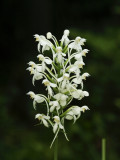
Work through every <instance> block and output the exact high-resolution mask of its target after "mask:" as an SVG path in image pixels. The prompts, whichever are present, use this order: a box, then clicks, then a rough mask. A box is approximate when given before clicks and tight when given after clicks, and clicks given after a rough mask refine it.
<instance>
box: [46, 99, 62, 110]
mask: <svg viewBox="0 0 120 160" xmlns="http://www.w3.org/2000/svg"><path fill="white" fill-rule="evenodd" d="M49 105H50V106H51V108H50V112H53V111H54V110H55V108H56V110H57V111H58V110H59V109H60V105H59V103H58V102H57V101H50V103H49Z"/></svg>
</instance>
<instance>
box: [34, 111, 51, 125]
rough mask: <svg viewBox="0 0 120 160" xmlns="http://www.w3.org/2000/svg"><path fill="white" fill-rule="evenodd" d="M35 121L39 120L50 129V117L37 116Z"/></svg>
mask: <svg viewBox="0 0 120 160" xmlns="http://www.w3.org/2000/svg"><path fill="white" fill-rule="evenodd" d="M35 119H38V120H39V121H41V122H42V123H43V124H44V126H45V127H49V125H48V122H47V120H49V119H50V117H49V116H45V115H44V114H39V113H38V114H36V115H35Z"/></svg>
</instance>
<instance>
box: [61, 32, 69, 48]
mask: <svg viewBox="0 0 120 160" xmlns="http://www.w3.org/2000/svg"><path fill="white" fill-rule="evenodd" d="M69 33H70V31H69V30H67V29H66V30H65V31H64V34H63V36H62V39H61V43H62V44H63V43H64V44H65V46H66V45H68V43H69V42H70V40H69V39H68V36H69Z"/></svg>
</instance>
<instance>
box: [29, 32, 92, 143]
mask: <svg viewBox="0 0 120 160" xmlns="http://www.w3.org/2000/svg"><path fill="white" fill-rule="evenodd" d="M68 36H69V30H65V31H64V34H63V36H62V38H61V40H60V43H59V42H58V41H57V39H56V38H55V36H53V35H52V33H50V32H48V33H47V35H46V37H45V36H42V35H38V34H35V35H34V37H35V39H36V41H37V42H38V47H37V48H38V52H39V53H41V54H38V56H37V58H38V60H39V62H40V63H39V64H36V63H34V62H33V61H30V62H29V63H28V64H29V67H28V68H27V70H29V71H30V73H31V74H32V75H33V78H32V83H33V85H35V80H42V83H43V84H44V86H45V87H46V90H47V92H48V94H47V96H45V95H43V94H35V93H34V92H32V91H29V92H28V93H27V94H28V95H30V97H31V98H32V99H33V107H34V109H36V105H37V103H45V104H46V111H47V113H46V115H45V114H42V113H38V114H36V115H35V119H38V120H39V121H40V123H43V125H44V126H45V127H49V126H52V128H53V132H54V134H55V136H54V139H53V141H52V143H51V146H52V144H53V143H54V141H55V139H56V137H57V136H58V133H59V131H60V130H62V131H63V133H64V135H65V137H66V139H67V140H68V138H67V135H66V132H65V127H64V121H65V120H73V122H74V123H75V122H76V120H77V119H78V118H79V117H80V115H81V112H84V111H85V110H89V108H88V107H87V106H82V107H80V106H76V105H75V106H73V105H72V106H71V105H70V103H71V101H72V100H73V98H74V99H77V100H81V99H82V98H84V97H87V96H89V93H88V92H87V91H84V90H83V81H84V80H86V77H88V76H89V73H83V74H81V69H82V68H83V66H84V65H85V63H84V62H83V56H86V53H88V51H89V50H88V49H82V46H83V45H84V42H86V39H84V38H81V37H76V38H75V40H69V38H68ZM50 40H52V41H53V43H52V42H51V41H50ZM47 50H50V52H51V53H49V56H45V52H46V51H47ZM51 57H52V58H51Z"/></svg>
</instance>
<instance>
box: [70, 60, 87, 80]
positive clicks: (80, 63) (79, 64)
mask: <svg viewBox="0 0 120 160" xmlns="http://www.w3.org/2000/svg"><path fill="white" fill-rule="evenodd" d="M83 65H85V63H84V62H83V61H76V62H75V63H74V64H73V65H71V67H70V69H69V72H74V73H75V74H76V77H79V74H80V69H81V68H83Z"/></svg>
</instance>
